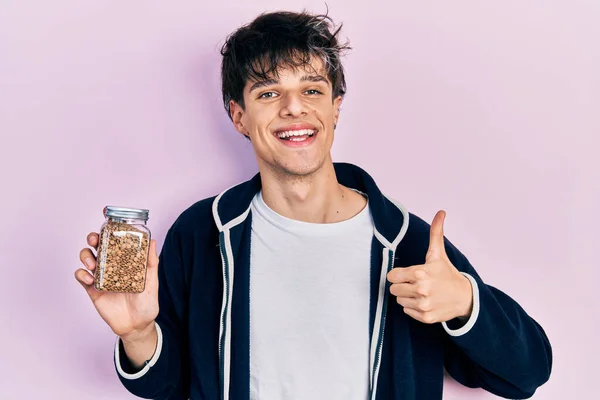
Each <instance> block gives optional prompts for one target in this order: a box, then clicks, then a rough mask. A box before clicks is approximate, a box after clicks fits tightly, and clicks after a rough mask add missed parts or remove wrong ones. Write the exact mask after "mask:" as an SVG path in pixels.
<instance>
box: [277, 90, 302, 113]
mask: <svg viewBox="0 0 600 400" xmlns="http://www.w3.org/2000/svg"><path fill="white" fill-rule="evenodd" d="M307 114H308V106H307V104H306V103H305V102H304V101H303V99H302V98H301V96H299V95H298V94H295V93H288V94H286V95H285V96H284V98H283V99H282V102H281V111H280V116H281V117H294V118H296V117H302V116H305V115H307Z"/></svg>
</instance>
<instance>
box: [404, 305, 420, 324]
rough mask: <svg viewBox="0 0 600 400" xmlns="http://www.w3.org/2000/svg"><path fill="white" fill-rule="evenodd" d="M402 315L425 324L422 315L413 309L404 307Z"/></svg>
mask: <svg viewBox="0 0 600 400" xmlns="http://www.w3.org/2000/svg"><path fill="white" fill-rule="evenodd" d="M404 313H405V314H406V315H408V316H409V317H411V318H413V319H416V320H417V321H420V322H425V321H423V313H422V312H420V311H417V310H415V309H414V308H409V307H404Z"/></svg>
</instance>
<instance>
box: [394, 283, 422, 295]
mask: <svg viewBox="0 0 600 400" xmlns="http://www.w3.org/2000/svg"><path fill="white" fill-rule="evenodd" d="M390 293H391V294H393V295H394V296H396V297H418V296H419V294H418V293H417V288H416V285H414V284H411V283H394V284H393V285H391V286H390Z"/></svg>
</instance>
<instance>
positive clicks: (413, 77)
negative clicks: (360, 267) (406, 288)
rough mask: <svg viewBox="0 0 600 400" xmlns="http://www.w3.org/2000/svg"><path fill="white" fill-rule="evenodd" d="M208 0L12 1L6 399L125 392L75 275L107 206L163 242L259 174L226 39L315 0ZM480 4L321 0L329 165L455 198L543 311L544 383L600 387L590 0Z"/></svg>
mask: <svg viewBox="0 0 600 400" xmlns="http://www.w3.org/2000/svg"><path fill="white" fill-rule="evenodd" d="M207 3H208V2H204V1H191V0H188V1H178V2H157V1H127V2H126V1H116V0H113V1H86V2H82V1H78V0H77V1H76V0H54V1H52V2H37V4H34V2H31V1H16V0H14V1H10V0H5V1H2V4H1V5H0V133H1V135H2V140H1V142H0V143H1V144H0V167H1V168H0V171H1V172H0V173H1V180H0V183H1V188H2V189H1V191H2V196H0V206H1V207H0V210H1V212H2V223H1V224H0V246H1V247H0V268H1V275H0V321H2V330H1V332H2V333H1V338H2V341H1V344H0V346H1V352H0V398H2V399H10V400H12V399H34V398H45V399H65V398H73V399H94V400H95V399H128V398H132V396H131V395H129V394H128V393H127V392H126V391H125V390H124V389H123V388H122V387H121V385H120V383H119V382H118V380H117V377H116V373H115V372H114V369H113V364H112V351H113V343H114V336H113V334H112V332H111V331H110V329H109V328H108V327H107V326H106V325H105V324H104V322H103V321H102V320H101V319H100V318H99V317H98V315H97V314H96V312H95V310H94V308H93V306H92V304H91V302H90V301H89V300H88V298H87V296H86V295H85V293H84V291H83V290H82V289H81V288H80V287H79V285H78V284H77V283H76V282H75V280H74V279H73V271H74V270H75V269H76V268H78V267H79V265H80V264H79V260H78V254H79V250H80V249H81V248H82V247H83V246H84V245H85V236H86V234H87V233H88V232H90V231H96V230H97V229H98V228H99V226H100V224H101V223H102V221H103V218H102V215H101V210H102V207H103V206H104V205H106V204H116V205H129V206H138V207H147V208H149V209H150V210H151V214H150V215H151V220H150V224H149V226H150V228H151V229H152V231H153V233H154V237H155V238H157V239H158V244H159V246H160V245H162V240H163V237H164V234H165V232H166V230H167V228H168V227H169V226H170V224H171V223H172V222H173V220H174V218H175V217H176V216H177V215H178V214H179V213H180V212H181V211H182V210H184V209H185V208H187V207H188V206H189V205H190V204H192V203H193V202H195V201H196V200H198V199H201V198H204V197H208V196H210V195H213V194H215V193H217V192H219V191H220V190H222V189H224V188H226V187H228V186H230V185H232V184H234V183H236V182H238V181H240V180H242V179H246V178H249V177H250V176H252V175H253V174H254V173H255V171H256V163H255V161H254V157H253V153H252V148H251V147H250V145H249V143H248V142H247V141H245V140H243V139H242V138H241V137H240V136H238V135H236V133H235V131H234V129H233V128H232V126H231V124H230V122H229V120H228V119H227V116H226V114H225V112H224V111H223V109H222V105H221V98H220V91H219V75H218V73H219V61H220V58H219V54H218V48H219V46H220V45H221V44H222V43H223V40H224V38H225V36H226V35H227V34H228V33H230V32H231V31H233V30H234V29H235V28H237V27H238V26H240V25H241V24H243V23H246V22H248V21H250V20H251V19H252V18H253V17H255V16H256V15H257V14H259V13H260V12H262V11H265V10H276V9H280V8H282V7H283V8H287V9H291V10H296V11H297V10H301V9H302V8H303V7H306V8H308V9H309V10H311V11H317V12H323V11H325V3H324V2H323V1H322V0H319V1H308V0H307V1H304V2H301V1H281V0H279V1H276V0H256V1H253V2H244V1H241V0H237V1H228V2H223V1H216V2H215V1H213V2H210V4H207ZM250 3H251V4H250ZM483 3H484V2H481V1H476V0H471V1H453V2H444V1H439V2H434V1H419V2H407V1H400V2H391V1H389V2H382V1H374V0H371V1H368V2H359V1H347V0H346V1H342V0H329V1H328V5H329V8H330V15H331V16H332V17H334V19H335V20H336V21H338V22H340V21H343V22H344V23H345V28H344V35H345V36H347V37H348V38H349V39H350V40H351V43H352V45H353V47H354V50H353V52H351V53H350V54H349V55H348V57H347V58H346V59H345V62H346V68H347V80H348V87H349V90H348V95H347V98H346V100H345V103H344V105H343V110H342V114H341V115H342V117H341V122H340V124H339V125H338V130H337V137H336V142H335V144H334V158H335V160H338V161H351V162H355V163H357V164H359V165H361V166H363V167H364V168H366V169H367V170H368V171H369V172H370V173H371V174H372V175H373V176H374V177H375V179H376V180H377V181H378V182H379V184H380V185H381V187H382V188H384V190H385V191H386V192H387V193H388V194H389V195H390V196H392V197H394V198H396V199H398V200H399V201H400V202H402V203H404V204H405V205H406V206H407V207H408V208H409V209H410V210H411V211H413V212H415V213H417V214H418V215H420V216H422V217H423V218H425V219H426V220H428V221H431V219H432V218H433V215H434V214H435V212H436V211H437V210H438V209H440V208H443V209H445V210H447V212H448V217H447V219H446V234H447V236H448V237H449V238H450V239H451V240H452V241H453V242H455V244H456V245H457V246H458V247H459V248H460V249H461V250H462V251H463V252H464V253H465V254H466V255H467V256H468V257H469V258H470V260H471V261H472V263H473V264H474V265H475V267H476V268H477V269H478V271H479V273H480V274H481V275H482V277H483V278H484V279H485V280H486V282H487V283H489V284H492V285H494V286H498V287H500V288H502V289H503V290H504V291H506V292H507V293H509V294H510V295H511V296H513V297H514V298H515V299H516V300H517V301H519V302H520V303H521V304H522V305H523V307H524V308H525V309H526V310H527V311H528V312H530V313H531V314H532V315H533V316H534V317H535V318H536V319H537V320H538V321H539V322H540V323H541V324H542V325H543V326H544V328H545V329H546V331H547V333H548V336H549V337H550V340H551V342H552V344H553V348H554V356H555V363H554V370H553V375H552V377H551V380H550V382H549V383H547V384H546V385H544V386H543V387H542V388H540V389H539V391H538V393H537V394H536V395H535V396H534V398H536V399H557V400H564V399H591V398H596V397H595V396H596V393H597V389H596V388H597V380H598V379H599V378H600V377H599V376H598V375H599V374H600V369H599V368H598V362H599V361H598V360H599V357H600V354H599V353H600V351H599V349H600V345H598V341H597V336H598V327H599V325H598V322H597V321H598V318H599V317H600V315H599V307H598V305H599V304H600V302H598V300H597V294H598V280H600V273H598V268H599V265H598V259H597V253H598V252H597V250H598V241H599V240H600V234H599V232H600V229H599V226H600V218H599V211H598V204H599V200H600V179H599V178H600V176H599V175H600V164H599V162H598V161H597V158H595V157H598V149H599V148H600V140H599V139H598V137H599V135H600V115H599V109H600V78H599V77H600V44H599V43H600V24H599V23H598V21H600V3H598V2H597V1H595V0H589V1H584V0H562V1H558V0H556V1H530V2H523V1H517V0H511V1H506V0H504V1H502V2H500V1H496V2H493V4H491V3H492V2H485V3H486V4H485V5H484V4H483ZM492 398H495V396H492V395H489V394H486V393H484V392H482V391H479V390H470V389H466V388H462V387H459V386H458V385H457V384H455V383H454V382H451V381H448V384H447V386H446V391H445V399H492Z"/></svg>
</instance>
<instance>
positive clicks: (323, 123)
mask: <svg viewBox="0 0 600 400" xmlns="http://www.w3.org/2000/svg"><path fill="white" fill-rule="evenodd" d="M278 75H279V76H272V77H270V78H271V79H269V80H267V81H258V82H257V81H253V80H250V81H248V82H247V83H246V87H245V88H244V102H245V110H242V108H241V106H240V105H239V104H237V103H235V102H233V101H232V102H231V115H232V119H233V122H234V125H235V127H236V129H237V130H238V131H239V132H240V133H242V134H244V135H246V136H248V137H249V138H250V140H251V142H252V146H253V147H254V152H255V153H256V158H257V161H258V166H259V169H260V170H261V171H265V168H266V169H269V170H271V171H272V172H274V173H276V174H284V175H291V176H297V177H299V176H306V175H310V174H312V173H314V172H316V171H318V170H319V168H321V166H322V165H323V164H324V163H325V162H327V161H329V162H331V156H330V150H331V145H332V143H333V129H334V124H336V123H337V119H338V115H339V107H340V104H341V102H342V98H341V96H338V97H337V98H335V99H332V85H331V82H330V81H329V79H328V78H327V74H326V72H325V70H324V68H323V64H322V62H321V61H320V60H318V59H313V62H311V64H310V65H306V66H305V67H304V68H297V69H293V68H281V69H280V70H279V74H278Z"/></svg>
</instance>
